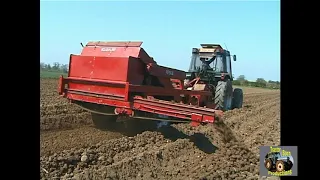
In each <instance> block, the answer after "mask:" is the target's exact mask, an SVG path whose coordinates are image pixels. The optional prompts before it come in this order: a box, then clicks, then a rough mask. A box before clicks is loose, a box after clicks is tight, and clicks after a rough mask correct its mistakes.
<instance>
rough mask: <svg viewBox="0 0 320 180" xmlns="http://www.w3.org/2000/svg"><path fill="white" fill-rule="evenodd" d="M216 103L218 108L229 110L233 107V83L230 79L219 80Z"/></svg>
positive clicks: (215, 97)
mask: <svg viewBox="0 0 320 180" xmlns="http://www.w3.org/2000/svg"><path fill="white" fill-rule="evenodd" d="M214 103H215V105H216V109H219V110H222V111H228V110H230V109H231V108H232V83H231V81H230V79H228V80H227V81H219V82H218V84H217V87H216V91H215V96H214Z"/></svg>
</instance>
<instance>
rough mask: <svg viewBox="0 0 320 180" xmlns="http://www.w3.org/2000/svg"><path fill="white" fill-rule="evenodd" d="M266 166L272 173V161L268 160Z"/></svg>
mask: <svg viewBox="0 0 320 180" xmlns="http://www.w3.org/2000/svg"><path fill="white" fill-rule="evenodd" d="M264 166H265V167H266V168H267V169H268V171H270V170H271V169H272V161H271V160H270V159H266V161H265V162H264Z"/></svg>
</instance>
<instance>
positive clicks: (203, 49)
mask: <svg viewBox="0 0 320 180" xmlns="http://www.w3.org/2000/svg"><path fill="white" fill-rule="evenodd" d="M215 50H216V48H200V49H199V52H210V53H213V52H214V51H215Z"/></svg>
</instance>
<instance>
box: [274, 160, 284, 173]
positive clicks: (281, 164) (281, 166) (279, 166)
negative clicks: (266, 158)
mask: <svg viewBox="0 0 320 180" xmlns="http://www.w3.org/2000/svg"><path fill="white" fill-rule="evenodd" d="M285 169H286V168H285V163H284V162H283V161H277V163H276V170H277V171H278V172H282V171H284V170H285Z"/></svg>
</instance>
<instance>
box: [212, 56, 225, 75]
mask: <svg viewBox="0 0 320 180" xmlns="http://www.w3.org/2000/svg"><path fill="white" fill-rule="evenodd" d="M214 58H215V59H214V60H213V62H212V63H211V64H210V67H211V68H213V69H214V70H215V71H216V72H223V57H222V55H217V56H215V57H214Z"/></svg>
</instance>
